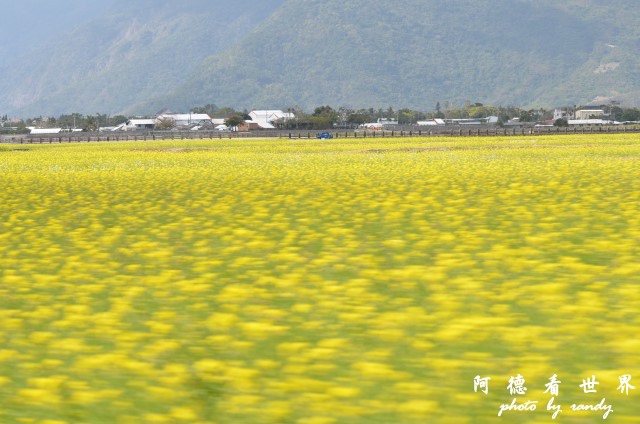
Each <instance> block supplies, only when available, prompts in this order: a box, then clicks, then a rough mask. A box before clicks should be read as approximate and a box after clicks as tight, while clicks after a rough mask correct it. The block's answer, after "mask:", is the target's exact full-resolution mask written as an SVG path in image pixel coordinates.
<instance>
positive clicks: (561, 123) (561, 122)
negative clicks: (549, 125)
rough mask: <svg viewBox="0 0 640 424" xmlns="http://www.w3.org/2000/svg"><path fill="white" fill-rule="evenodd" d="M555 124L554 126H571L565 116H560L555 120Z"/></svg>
mask: <svg viewBox="0 0 640 424" xmlns="http://www.w3.org/2000/svg"><path fill="white" fill-rule="evenodd" d="M553 126H554V127H568V126H569V121H567V120H566V119H565V118H558V119H556V120H555V121H554V122H553Z"/></svg>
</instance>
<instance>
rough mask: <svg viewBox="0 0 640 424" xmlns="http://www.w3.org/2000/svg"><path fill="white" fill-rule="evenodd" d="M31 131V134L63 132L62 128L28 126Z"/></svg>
mask: <svg viewBox="0 0 640 424" xmlns="http://www.w3.org/2000/svg"><path fill="white" fill-rule="evenodd" d="M27 129H28V130H29V131H30V134H60V133H61V132H62V128H36V127H27Z"/></svg>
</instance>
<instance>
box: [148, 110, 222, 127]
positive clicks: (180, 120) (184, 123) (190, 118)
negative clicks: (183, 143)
mask: <svg viewBox="0 0 640 424" xmlns="http://www.w3.org/2000/svg"><path fill="white" fill-rule="evenodd" d="M163 119H170V120H172V121H173V122H175V124H176V127H188V126H191V125H203V124H212V121H211V117H210V116H209V115H207V114H206V113H163V114H160V115H158V116H157V117H156V122H158V121H160V120H163Z"/></svg>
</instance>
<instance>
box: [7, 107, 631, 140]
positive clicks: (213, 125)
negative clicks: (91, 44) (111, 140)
mask: <svg viewBox="0 0 640 424" xmlns="http://www.w3.org/2000/svg"><path fill="white" fill-rule="evenodd" d="M474 106H475V107H476V109H478V108H484V106H483V105H482V104H479V103H476V104H475V105H474ZM616 109H617V110H616ZM469 110H470V109H467V111H466V112H465V113H461V111H460V110H458V111H453V112H451V113H449V115H451V116H447V114H446V113H443V112H441V111H440V110H439V105H438V107H437V111H436V112H434V113H431V114H420V113H418V112H414V111H409V110H407V109H401V110H399V111H393V110H392V109H391V108H389V110H387V111H382V110H379V111H377V112H376V111H374V110H373V109H368V110H360V111H347V112H348V113H350V114H348V113H347V112H345V111H344V110H343V109H339V110H334V109H332V108H330V107H329V106H322V107H320V108H316V110H315V112H314V114H313V115H307V114H305V113H304V112H302V111H294V110H293V109H289V110H287V111H282V110H277V109H274V110H253V111H251V112H248V113H247V112H246V111H245V112H243V113H240V112H235V113H231V114H230V116H227V117H224V118H220V117H212V114H209V113H203V112H190V113H174V112H171V111H162V112H159V113H157V114H156V115H155V116H153V117H132V118H126V117H124V116H121V117H119V119H120V120H121V122H118V123H116V124H115V125H108V124H109V122H104V121H109V120H111V121H113V119H107V118H103V120H102V121H103V122H101V120H100V117H98V118H94V117H91V116H89V117H86V118H87V120H86V121H85V125H83V126H78V127H76V122H75V115H78V117H82V115H79V114H74V115H73V116H74V121H73V125H69V123H68V120H67V125H66V126H62V125H58V126H56V125H55V124H56V123H59V122H60V121H61V120H60V119H58V120H55V119H47V118H40V119H38V120H29V121H28V123H30V124H31V125H27V124H24V123H23V125H22V126H15V125H13V124H15V123H16V121H15V120H13V121H12V120H9V119H7V118H6V116H5V117H4V119H2V120H0V124H1V128H0V129H1V130H2V132H5V133H6V132H9V131H14V132H21V133H29V134H58V133H64V132H79V131H99V132H130V131H201V130H206V131H221V132H248V131H263V130H274V129H291V128H296V129H332V128H342V129H344V128H350V129H355V130H359V129H360V130H368V131H376V130H393V129H398V128H401V127H402V128H407V127H411V128H433V127H446V126H500V127H525V126H528V127H532V126H535V127H540V126H605V125H607V126H611V125H623V124H638V123H640V111H638V110H637V109H635V108H634V109H626V110H625V109H622V108H620V107H619V106H615V105H614V106H611V105H609V106H608V107H607V106H604V107H602V108H564V109H555V110H554V111H553V112H552V114H551V112H550V111H544V110H537V111H520V110H519V109H517V108H511V115H519V116H514V117H511V118H509V117H508V115H505V114H504V113H503V114H502V116H498V115H488V114H487V113H484V115H488V116H475V117H470V116H468V115H469V114H470V113H469ZM496 110H497V111H501V110H502V108H491V107H489V108H484V109H483V111H485V112H487V111H488V112H491V111H496ZM514 111H515V112H514ZM354 115H357V116H356V117H355V118H354ZM376 115H378V117H377V118H375V116H376ZM479 115H483V114H482V113H479ZM372 118H375V119H372ZM624 118H630V119H626V120H625V119H624ZM115 119H118V118H115ZM367 119H368V121H367ZM88 122H90V124H88Z"/></svg>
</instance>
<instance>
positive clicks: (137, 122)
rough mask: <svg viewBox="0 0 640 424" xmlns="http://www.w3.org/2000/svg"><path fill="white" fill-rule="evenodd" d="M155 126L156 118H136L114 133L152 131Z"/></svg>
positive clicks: (119, 127) (121, 125)
mask: <svg viewBox="0 0 640 424" xmlns="http://www.w3.org/2000/svg"><path fill="white" fill-rule="evenodd" d="M155 126H156V120H155V119H154V118H142V119H141V118H134V119H129V120H128V121H127V122H124V123H122V124H120V125H118V126H117V127H115V129H114V130H113V131H140V130H152V129H153V128H154V127H155Z"/></svg>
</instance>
